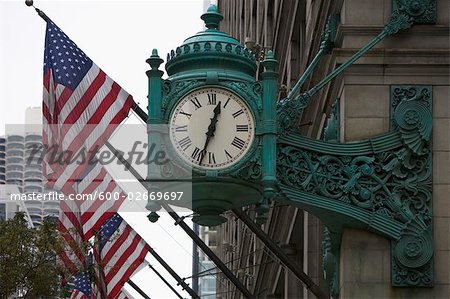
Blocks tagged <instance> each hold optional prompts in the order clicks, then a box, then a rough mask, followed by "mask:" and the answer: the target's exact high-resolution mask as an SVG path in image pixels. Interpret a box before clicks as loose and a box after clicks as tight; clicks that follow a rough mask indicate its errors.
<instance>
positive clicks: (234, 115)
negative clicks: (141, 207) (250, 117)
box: [233, 109, 244, 118]
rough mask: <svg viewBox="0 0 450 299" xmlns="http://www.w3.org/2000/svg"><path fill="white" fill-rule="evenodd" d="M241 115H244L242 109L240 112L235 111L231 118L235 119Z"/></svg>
mask: <svg viewBox="0 0 450 299" xmlns="http://www.w3.org/2000/svg"><path fill="white" fill-rule="evenodd" d="M242 113H244V111H243V110H242V109H240V110H238V111H236V112H235V113H233V117H234V118H236V117H238V116H239V115H241V114H242Z"/></svg>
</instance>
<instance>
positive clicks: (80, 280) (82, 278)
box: [75, 271, 92, 298]
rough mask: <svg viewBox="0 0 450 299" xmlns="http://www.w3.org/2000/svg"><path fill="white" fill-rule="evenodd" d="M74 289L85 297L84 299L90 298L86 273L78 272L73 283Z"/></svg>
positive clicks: (89, 284) (90, 287)
mask: <svg viewBox="0 0 450 299" xmlns="http://www.w3.org/2000/svg"><path fill="white" fill-rule="evenodd" d="M75 288H76V289H77V290H78V291H80V292H81V293H83V294H84V295H86V297H88V298H91V294H92V286H91V281H90V280H89V276H88V274H87V272H86V271H83V272H80V273H79V274H78V276H77V279H76V281H75Z"/></svg>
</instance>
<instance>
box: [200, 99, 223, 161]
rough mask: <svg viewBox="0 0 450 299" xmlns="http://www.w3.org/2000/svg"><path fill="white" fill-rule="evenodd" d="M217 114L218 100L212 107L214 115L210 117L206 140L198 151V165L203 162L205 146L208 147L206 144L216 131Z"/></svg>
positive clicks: (218, 110)
mask: <svg viewBox="0 0 450 299" xmlns="http://www.w3.org/2000/svg"><path fill="white" fill-rule="evenodd" d="M219 114H220V101H219V103H218V104H217V106H216V107H215V108H214V115H213V117H212V118H211V123H210V124H209V126H208V131H207V132H206V141H205V145H204V146H203V149H202V151H201V152H200V155H201V158H200V161H199V163H198V165H201V164H202V162H203V159H204V158H205V155H206V148H207V147H208V144H209V142H210V141H211V138H212V137H213V136H214V132H215V131H216V124H217V121H218V120H217V118H218V117H219Z"/></svg>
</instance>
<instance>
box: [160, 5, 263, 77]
mask: <svg viewBox="0 0 450 299" xmlns="http://www.w3.org/2000/svg"><path fill="white" fill-rule="evenodd" d="M201 19H202V20H203V21H204V22H205V26H206V28H207V29H206V30H204V31H201V32H199V33H197V34H195V35H194V36H191V37H189V38H187V39H186V40H185V41H184V42H183V44H181V45H180V46H179V47H177V48H176V49H175V50H172V51H171V52H170V53H169V54H167V63H166V71H167V73H168V75H169V76H171V77H176V76H179V75H182V74H183V73H184V72H190V73H191V74H192V72H193V71H194V72H195V71H196V70H198V71H202V70H218V71H220V70H224V71H229V70H232V71H235V72H238V73H241V74H244V75H248V76H250V77H254V75H255V72H256V69H257V66H256V62H255V57H254V55H253V54H252V53H251V52H250V51H249V50H248V49H246V48H244V47H243V46H242V45H241V44H240V43H239V41H238V40H236V39H235V38H233V37H231V36H229V35H228V34H226V33H224V32H221V31H219V30H218V28H219V23H220V21H222V19H223V16H222V15H221V14H220V13H219V12H218V11H217V7H216V6H215V5H211V6H210V7H209V8H208V11H207V12H206V13H204V14H203V15H202V16H201Z"/></svg>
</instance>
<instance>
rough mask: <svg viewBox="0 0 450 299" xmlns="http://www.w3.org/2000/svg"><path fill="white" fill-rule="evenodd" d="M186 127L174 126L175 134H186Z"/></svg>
mask: <svg viewBox="0 0 450 299" xmlns="http://www.w3.org/2000/svg"><path fill="white" fill-rule="evenodd" d="M187 130H188V126H187V125H182V126H175V132H187Z"/></svg>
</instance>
